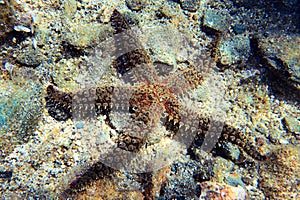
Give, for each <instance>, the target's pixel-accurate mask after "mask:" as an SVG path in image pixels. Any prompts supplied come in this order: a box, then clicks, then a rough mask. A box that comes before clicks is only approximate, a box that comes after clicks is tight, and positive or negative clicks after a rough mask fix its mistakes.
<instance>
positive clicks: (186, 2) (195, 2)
mask: <svg viewBox="0 0 300 200" xmlns="http://www.w3.org/2000/svg"><path fill="white" fill-rule="evenodd" d="M199 4H200V0H180V6H181V8H182V9H183V10H187V11H190V12H195V11H197V9H198V6H199Z"/></svg>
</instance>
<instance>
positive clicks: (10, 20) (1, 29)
mask: <svg viewBox="0 0 300 200" xmlns="http://www.w3.org/2000/svg"><path fill="white" fill-rule="evenodd" d="M14 4H15V2H14V1H0V37H2V36H3V35H4V34H5V33H6V32H9V31H12V29H13V24H14V20H15V19H14V16H13V14H14V12H13V7H14Z"/></svg>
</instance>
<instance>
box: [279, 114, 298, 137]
mask: <svg viewBox="0 0 300 200" xmlns="http://www.w3.org/2000/svg"><path fill="white" fill-rule="evenodd" d="M283 120H284V121H283V122H284V124H285V126H286V128H287V129H288V130H289V131H290V132H292V133H298V134H300V120H299V119H296V118H293V117H290V116H287V117H285V118H284V119H283Z"/></svg>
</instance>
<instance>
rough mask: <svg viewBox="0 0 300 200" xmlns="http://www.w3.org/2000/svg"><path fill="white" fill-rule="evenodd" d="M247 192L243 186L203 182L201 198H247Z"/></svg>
mask: <svg viewBox="0 0 300 200" xmlns="http://www.w3.org/2000/svg"><path fill="white" fill-rule="evenodd" d="M246 198H247V192H246V190H245V189H244V188H242V187H241V186H238V187H234V186H230V185H226V184H222V183H216V182H210V181H207V182H203V183H201V196H200V198H199V199H246Z"/></svg>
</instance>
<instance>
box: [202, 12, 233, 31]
mask: <svg viewBox="0 0 300 200" xmlns="http://www.w3.org/2000/svg"><path fill="white" fill-rule="evenodd" d="M228 21H229V16H228V15H227V13H226V11H225V10H216V9H208V10H207V11H206V13H205V15H204V18H203V26H204V28H205V29H207V30H206V32H213V31H217V32H226V31H227V29H228V28H229V26H230V25H229V23H228Z"/></svg>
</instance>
